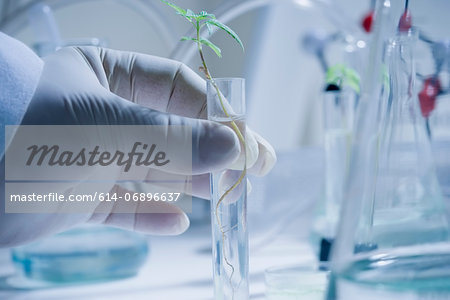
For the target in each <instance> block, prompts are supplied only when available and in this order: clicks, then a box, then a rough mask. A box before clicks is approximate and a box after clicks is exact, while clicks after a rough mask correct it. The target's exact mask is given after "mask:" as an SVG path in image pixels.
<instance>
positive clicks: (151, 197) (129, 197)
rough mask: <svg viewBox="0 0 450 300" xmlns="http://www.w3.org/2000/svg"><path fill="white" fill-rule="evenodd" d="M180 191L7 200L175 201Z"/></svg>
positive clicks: (20, 196)
mask: <svg viewBox="0 0 450 300" xmlns="http://www.w3.org/2000/svg"><path fill="white" fill-rule="evenodd" d="M180 195H181V193H171V192H164V193H135V192H128V193H122V194H118V193H97V192H95V193H93V194H70V195H65V194H61V193H48V194H37V193H31V194H11V195H10V196H9V201H11V202H94V201H99V202H116V201H126V202H130V201H133V202H140V201H142V202H144V201H155V202H159V201H161V202H176V201H177V200H178V199H179V198H180Z"/></svg>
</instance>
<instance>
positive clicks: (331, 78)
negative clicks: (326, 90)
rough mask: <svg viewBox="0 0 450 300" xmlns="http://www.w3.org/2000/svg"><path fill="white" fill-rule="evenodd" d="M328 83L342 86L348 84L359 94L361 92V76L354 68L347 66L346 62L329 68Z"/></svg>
mask: <svg viewBox="0 0 450 300" xmlns="http://www.w3.org/2000/svg"><path fill="white" fill-rule="evenodd" d="M326 83H327V84H335V85H337V86H339V87H341V88H342V86H344V85H346V86H348V87H350V88H351V89H353V90H354V91H355V92H356V93H358V94H359V92H360V86H359V84H360V78H359V75H358V73H357V72H356V71H355V70H353V69H352V68H348V67H346V66H345V65H344V64H336V65H334V66H332V67H330V68H329V69H328V71H327V74H326Z"/></svg>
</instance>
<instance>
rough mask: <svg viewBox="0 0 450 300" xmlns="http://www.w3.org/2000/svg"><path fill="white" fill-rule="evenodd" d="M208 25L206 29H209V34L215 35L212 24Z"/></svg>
mask: <svg viewBox="0 0 450 300" xmlns="http://www.w3.org/2000/svg"><path fill="white" fill-rule="evenodd" d="M205 24H206V28H208V33H209V35H211V34H212V33H213V27H212V25H211V24H209V23H205Z"/></svg>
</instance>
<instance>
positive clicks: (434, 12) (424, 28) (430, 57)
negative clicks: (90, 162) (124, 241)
mask: <svg viewBox="0 0 450 300" xmlns="http://www.w3.org/2000/svg"><path fill="white" fill-rule="evenodd" d="M172 2H173V3H175V4H177V5H179V6H181V7H183V8H191V9H192V10H193V11H195V12H199V11H201V10H206V11H208V12H209V13H213V14H215V15H216V17H217V18H218V19H219V20H221V21H222V22H224V23H226V24H227V25H229V26H230V27H231V28H233V29H234V30H235V31H236V32H237V33H238V34H239V36H240V37H241V39H242V41H243V43H244V45H245V52H244V53H243V52H242V51H241V49H240V47H239V46H238V45H237V44H236V43H234V42H232V41H230V40H229V38H228V37H227V36H225V34H223V33H222V32H217V33H215V34H214V35H213V36H212V37H211V38H210V39H211V40H212V41H213V42H214V43H215V44H216V45H218V46H219V47H220V48H222V53H223V57H222V58H218V57H217V56H216V55H215V54H214V53H213V52H212V51H209V50H206V51H205V54H206V60H207V62H208V63H209V67H210V69H211V70H212V73H213V76H215V77H244V78H245V79H246V92H247V93H246V96H247V107H248V110H247V112H248V125H249V126H250V127H251V128H252V129H254V130H255V131H257V132H258V133H260V134H261V135H262V136H264V137H265V138H266V139H267V140H268V141H269V142H270V143H271V144H272V145H273V146H274V148H275V150H276V151H277V153H278V157H279V162H278V164H277V165H276V167H275V168H274V170H273V172H272V173H271V174H269V176H268V177H266V178H251V181H252V184H253V191H252V193H251V194H250V195H249V202H248V203H249V208H248V210H249V231H250V255H251V260H250V264H251V273H252V277H251V280H252V281H253V282H256V283H257V284H256V285H253V286H251V291H252V293H253V294H252V295H253V297H252V299H260V298H261V297H262V295H263V292H262V290H263V288H264V286H263V284H262V276H263V275H262V274H263V271H264V269H265V268H267V267H269V266H271V265H273V264H282V263H289V264H290V263H293V262H296V263H298V262H305V261H312V260H314V259H315V258H316V256H317V253H314V252H317V250H316V249H315V251H312V250H311V249H310V248H311V247H309V246H308V243H304V242H305V240H306V241H307V240H308V238H309V235H310V232H309V231H310V227H311V224H312V223H313V219H314V217H315V215H314V214H315V212H314V209H315V206H316V203H317V202H320V201H323V199H324V198H325V197H324V194H325V193H326V192H325V188H324V181H325V180H327V179H326V176H325V175H326V174H325V172H326V171H325V167H324V165H325V164H327V163H328V161H326V159H325V155H324V152H326V151H327V150H326V149H325V151H324V144H325V140H326V138H325V131H326V128H324V115H325V114H324V107H323V106H324V105H323V103H324V90H325V88H326V87H327V85H328V83H329V80H328V79H329V78H327V76H326V72H327V70H328V69H329V67H331V66H334V65H336V64H341V65H344V66H346V67H348V68H351V69H352V70H354V71H355V72H356V74H359V75H360V77H363V76H364V71H365V69H364V66H365V63H366V62H367V57H366V52H367V44H368V41H369V39H370V30H367V28H366V27H367V26H368V23H367V22H368V21H369V20H370V16H371V11H372V10H373V7H374V5H375V1H372V0H362V1H361V0H172ZM401 2H402V3H403V1H397V2H396V1H395V0H393V1H392V4H393V5H394V6H395V5H398V4H400V6H401V5H402V3H401ZM400 6H399V7H398V14H397V15H398V16H400V15H401V12H402V9H403V8H402V7H400ZM409 9H410V11H411V15H412V16H413V24H414V26H415V27H417V28H419V29H420V32H421V34H422V38H421V40H420V41H419V43H418V45H417V48H416V51H417V56H416V57H417V73H418V74H417V75H418V83H417V92H419V91H420V90H421V89H424V82H425V79H426V78H427V77H428V76H431V75H432V74H435V73H436V64H437V63H436V61H439V60H440V59H441V58H442V59H441V60H442V62H443V66H440V67H439V68H440V71H441V72H440V73H439V79H440V84H441V89H442V91H445V93H442V94H441V95H439V97H438V99H437V102H436V109H435V110H434V111H433V112H432V114H431V115H430V116H429V121H430V124H431V127H432V129H433V132H434V138H435V139H436V140H439V139H440V138H441V139H445V140H446V141H447V142H448V141H450V130H449V128H450V99H449V98H450V97H449V96H448V94H449V93H448V91H449V81H450V76H448V74H449V69H450V64H449V63H448V61H449V59H447V58H448V57H450V50H449V49H450V43H449V37H450V29H449V28H450V21H449V12H450V1H448V0H411V1H410V3H409ZM397 20H398V19H397ZM190 28H191V26H190V24H189V23H188V22H187V21H186V20H185V19H183V18H181V17H179V16H177V15H176V14H175V13H174V12H173V10H172V9H171V8H169V7H167V6H166V5H164V4H163V3H161V2H160V1H159V0H0V31H2V32H5V33H6V34H9V35H11V36H13V37H15V38H17V39H19V40H21V41H23V42H24V43H25V44H27V45H28V46H30V47H31V48H32V49H34V50H35V51H36V52H37V53H38V54H39V55H41V56H45V55H48V54H49V53H51V52H53V51H55V50H56V49H57V48H59V47H62V46H67V45H96V46H104V47H109V48H114V49H119V50H128V51H136V52H141V53H146V54H150V55H156V56H162V57H167V58H172V59H176V60H179V61H182V62H184V63H186V64H187V65H189V66H190V67H191V68H192V69H194V70H196V71H197V72H198V73H199V74H200V72H199V71H198V67H199V65H200V62H199V59H198V57H197V53H196V52H195V49H194V48H193V47H192V46H193V45H192V43H187V42H180V37H181V36H185V35H190V34H191V32H190ZM435 42H438V43H439V47H434V46H433V45H434V44H433V43H435ZM439 57H441V58H439ZM444 58H445V59H444ZM200 75H201V74H200ZM358 84H359V82H358ZM438 149H441V150H440V151H438V153H439V155H437V158H438V159H437V160H438V161H439V160H440V161H441V162H442V164H441V165H443V166H446V167H445V168H441V169H439V168H438V172H441V173H440V174H441V175H442V176H441V178H445V180H447V181H446V182H447V185H446V186H447V190H446V193H444V194H446V195H447V196H448V197H449V198H450V188H449V187H450V183H449V182H448V179H449V178H450V175H449V170H450V161H449V156H448V147H445V148H444V147H442V148H438ZM340 150H343V152H345V153H344V155H347V152H346V151H348V149H340ZM339 159H340V158H339V157H338V158H336V157H335V158H334V160H339ZM445 164H446V165H445ZM339 174H341V173H339ZM339 174H337V175H336V174H334V176H338V177H339V176H340V175H339ZM341 175H342V174H341ZM343 176H344V175H342V177H343ZM209 213H210V212H209V203H208V202H206V201H202V200H200V201H199V200H198V199H194V202H193V213H192V214H191V216H190V218H191V224H192V226H191V229H189V231H188V232H187V233H186V234H185V235H183V236H182V237H179V238H175V239H174V238H169V237H152V238H151V244H150V253H151V259H150V260H146V265H145V266H144V269H143V272H142V273H141V274H144V275H141V276H140V277H139V278H138V279H137V280H134V281H124V282H122V283H120V284H116V285H114V287H113V286H112V285H103V286H102V287H101V288H98V289H97V288H96V287H93V288H92V287H91V288H90V289H86V290H84V291H78V290H77V289H75V288H71V289H70V288H69V289H66V290H64V291H63V292H61V293H58V292H54V293H53V294H49V293H47V292H45V291H42V292H40V293H38V294H33V295H37V296H36V297H34V296H33V297H29V295H28V294H21V293H19V294H15V292H10V293H6V294H1V293H0V298H2V295H7V296H10V297H11V299H13V298H14V297H15V298H14V299H61V295H64V296H65V297H64V299H69V298H67V297H66V296H67V295H68V294H69V293H70V294H73V298H74V299H123V295H128V296H129V295H131V294H129V291H130V290H131V288H132V289H133V296H135V298H136V299H140V298H139V297H142V299H151V297H150V298H149V297H148V296H152V295H153V296H154V299H163V298H164V299H177V298H176V296H179V295H181V294H182V293H183V291H186V293H185V294H183V295H184V296H185V297H184V298H182V299H195V300H198V299H208V295H210V293H211V292H212V291H211V284H212V283H211V281H210V251H211V249H210V241H209V240H207V238H208V237H209V234H210V228H209V223H208V222H209V218H210V215H209ZM318 230H319V229H318ZM286 237H289V238H286ZM287 240H289V241H287ZM292 241H294V242H292ZM91 242H92V241H91ZM87 244H88V243H87ZM316 246H317V245H316ZM167 257H170V261H169V260H168V259H167ZM184 257H188V258H189V259H184ZM149 262H150V265H149ZM2 263H3V265H5V266H6V265H7V264H8V263H10V258H9V256H7V257H6V258H3V259H2V256H1V255H0V291H1V290H2V289H4V284H3V282H2V277H1V276H2V274H9V275H7V276H10V274H11V273H12V272H13V271H11V269H12V267H11V266H10V269H7V268H4V269H3V270H2V267H3V265H2ZM180 270H181V271H180ZM2 271H3V272H4V273H2ZM183 272H184V275H182V274H181V273H183ZM199 274H201V275H199ZM5 278H6V277H5ZM149 278H151V280H152V282H150V283H149V282H148V279H149ZM177 282H178V283H179V284H178V285H177ZM169 283H170V284H169ZM258 283H259V285H258ZM8 284H9V285H11V282H9V283H8ZM12 285H13V286H14V284H12ZM15 286H18V287H19V289H22V288H23V287H24V286H26V288H28V289H30V287H31V289H32V288H38V289H41V288H46V287H48V286H47V285H45V284H44V285H33V284H31V285H30V284H29V283H26V284H23V283H20V282H19V283H16V284H15ZM172 287H176V288H177V289H176V290H172ZM202 287H203V288H205V291H206V292H199V290H200V288H202ZM152 288H156V289H153V291H150V290H151V289H152ZM116 293H117V294H116ZM196 293H197V294H196ZM100 294H102V295H104V296H105V295H106V296H105V298H102V297H101V296H100ZM24 295H25V296H24ZM161 295H163V296H161ZM170 295H172V296H173V297H171V296H170ZM188 295H189V296H188ZM192 295H194V296H192ZM198 295H202V296H198ZM203 295H206V296H204V297H203ZM94 296H95V297H94ZM190 296H192V297H190ZM21 297H22V298H21ZM27 297H28V298H27ZM52 297H53V298H52ZM158 297H159V298H158ZM161 297H163V298H161ZM8 299H9V298H8Z"/></svg>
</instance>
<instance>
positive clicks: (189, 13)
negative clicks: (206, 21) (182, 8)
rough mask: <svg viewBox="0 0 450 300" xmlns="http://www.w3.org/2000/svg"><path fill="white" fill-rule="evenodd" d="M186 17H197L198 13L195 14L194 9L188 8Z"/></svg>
mask: <svg viewBox="0 0 450 300" xmlns="http://www.w3.org/2000/svg"><path fill="white" fill-rule="evenodd" d="M186 17H188V18H195V17H196V15H195V14H194V12H193V11H192V10H190V9H187V10H186Z"/></svg>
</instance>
